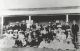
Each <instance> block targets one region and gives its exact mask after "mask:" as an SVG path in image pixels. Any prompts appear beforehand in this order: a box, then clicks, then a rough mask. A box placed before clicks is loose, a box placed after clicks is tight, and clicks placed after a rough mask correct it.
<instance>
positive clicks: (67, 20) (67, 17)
mask: <svg viewBox="0 0 80 51" xmlns="http://www.w3.org/2000/svg"><path fill="white" fill-rule="evenodd" d="M66 22H69V16H68V14H66Z"/></svg>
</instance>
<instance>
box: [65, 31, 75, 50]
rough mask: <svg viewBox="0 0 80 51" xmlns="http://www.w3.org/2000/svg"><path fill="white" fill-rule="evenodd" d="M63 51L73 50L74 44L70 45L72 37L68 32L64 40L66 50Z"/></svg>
mask: <svg viewBox="0 0 80 51" xmlns="http://www.w3.org/2000/svg"><path fill="white" fill-rule="evenodd" d="M65 49H71V50H72V49H75V48H74V44H73V43H72V37H71V35H70V32H68V38H67V39H66V48H65Z"/></svg>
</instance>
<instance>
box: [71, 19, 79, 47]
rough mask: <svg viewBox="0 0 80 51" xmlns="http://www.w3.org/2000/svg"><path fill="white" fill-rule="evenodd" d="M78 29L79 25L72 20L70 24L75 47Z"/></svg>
mask: <svg viewBox="0 0 80 51" xmlns="http://www.w3.org/2000/svg"><path fill="white" fill-rule="evenodd" d="M78 31H79V27H78V25H77V24H76V21H75V20H74V21H73V25H72V33H73V43H74V46H75V48H76V42H77V32H78Z"/></svg>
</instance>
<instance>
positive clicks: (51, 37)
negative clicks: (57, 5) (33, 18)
mask: <svg viewBox="0 0 80 51" xmlns="http://www.w3.org/2000/svg"><path fill="white" fill-rule="evenodd" d="M73 23H74V24H73V25H72V27H70V25H69V23H68V22H65V24H61V23H60V22H59V20H56V21H55V22H54V23H52V22H49V25H46V24H44V25H43V24H38V23H33V24H32V25H31V26H30V28H27V24H26V22H25V21H22V22H21V23H20V22H16V23H15V24H13V23H10V24H8V25H7V26H4V28H3V36H2V37H3V39H2V40H0V41H1V42H0V44H1V45H0V47H11V48H15V47H16V48H18V47H37V48H53V49H64V50H65V49H75V48H76V45H75V42H77V32H78V31H79V27H78V25H77V24H76V23H75V21H74V22H73Z"/></svg>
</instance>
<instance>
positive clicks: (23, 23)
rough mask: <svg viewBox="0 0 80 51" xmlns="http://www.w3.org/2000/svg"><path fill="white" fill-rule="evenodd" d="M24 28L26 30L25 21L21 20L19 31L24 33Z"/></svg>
mask: <svg viewBox="0 0 80 51" xmlns="http://www.w3.org/2000/svg"><path fill="white" fill-rule="evenodd" d="M26 28H27V25H26V21H25V20H23V21H22V24H21V30H23V31H26Z"/></svg>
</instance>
